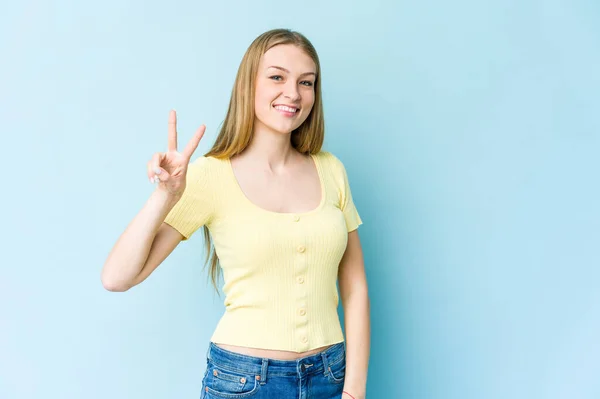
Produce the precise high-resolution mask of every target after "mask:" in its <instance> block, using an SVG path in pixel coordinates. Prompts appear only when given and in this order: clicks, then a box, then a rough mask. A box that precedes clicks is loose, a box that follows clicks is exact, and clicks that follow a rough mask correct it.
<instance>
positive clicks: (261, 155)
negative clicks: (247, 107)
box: [243, 121, 297, 169]
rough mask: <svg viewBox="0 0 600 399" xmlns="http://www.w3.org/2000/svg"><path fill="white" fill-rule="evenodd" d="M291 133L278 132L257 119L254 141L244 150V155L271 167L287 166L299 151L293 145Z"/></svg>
mask: <svg viewBox="0 0 600 399" xmlns="http://www.w3.org/2000/svg"><path fill="white" fill-rule="evenodd" d="M291 135H292V133H291V132H289V133H281V132H276V131H274V130H272V129H270V128H268V127H266V126H265V125H263V124H262V123H260V122H258V121H257V122H256V123H255V128H254V134H253V137H252V141H251V142H250V145H249V146H248V147H246V149H245V150H244V152H243V156H244V157H247V158H252V159H253V160H254V161H256V162H258V163H260V164H263V165H265V166H267V167H268V168H269V169H279V168H282V167H285V166H286V165H287V164H289V162H291V160H292V159H293V158H294V157H295V155H296V153H297V151H296V150H295V149H294V148H293V147H292V143H291Z"/></svg>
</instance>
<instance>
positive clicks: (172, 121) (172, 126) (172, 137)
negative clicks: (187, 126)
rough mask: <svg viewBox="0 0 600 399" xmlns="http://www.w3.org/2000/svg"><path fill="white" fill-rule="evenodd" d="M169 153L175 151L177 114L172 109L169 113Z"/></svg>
mask: <svg viewBox="0 0 600 399" xmlns="http://www.w3.org/2000/svg"><path fill="white" fill-rule="evenodd" d="M168 150H169V151H177V113H176V112H175V110H174V109H172V110H171V112H169V146H168Z"/></svg>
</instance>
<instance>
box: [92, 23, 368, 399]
mask: <svg viewBox="0 0 600 399" xmlns="http://www.w3.org/2000/svg"><path fill="white" fill-rule="evenodd" d="M320 77H321V70H320V64H319V59H318V56H317V53H316V51H315V49H314V47H313V46H312V44H311V43H310V42H309V41H308V40H307V39H306V38H305V37H304V36H303V35H302V34H300V33H298V32H293V31H290V30H284V29H276V30H272V31H268V32H266V33H264V34H262V35H261V36H259V37H258V38H256V39H255V40H254V42H253V43H252V44H251V45H250V47H249V48H248V50H247V52H246V54H245V55H244V57H243V59H242V62H241V65H240V67H239V70H238V74H237V78H236V81H235V85H234V88H233V92H232V95H231V101H230V104H229V110H228V112H227V115H226V118H225V121H224V123H223V126H222V128H221V130H220V132H219V135H218V137H217V139H216V142H215V144H214V145H213V147H212V148H211V149H210V151H209V152H208V153H206V154H205V155H204V156H201V157H198V158H197V159H195V160H193V161H191V162H190V160H191V157H192V154H193V153H194V151H195V150H196V148H197V146H198V144H199V142H200V140H201V138H202V136H203V134H204V131H205V126H201V127H200V128H199V129H198V131H197V132H196V134H195V136H194V137H193V138H192V140H191V141H190V142H189V143H188V144H187V146H186V147H185V149H184V150H183V151H182V152H178V151H177V129H176V123H177V122H176V114H175V112H174V111H171V113H170V116H169V132H168V151H167V152H164V153H156V154H154V156H153V157H152V159H151V160H150V161H149V162H148V165H147V173H148V178H149V179H150V182H151V183H158V185H157V188H156V190H155V191H154V192H153V193H152V195H151V197H150V199H149V200H148V202H147V203H146V204H145V206H144V207H143V208H142V210H141V211H140V213H139V214H138V215H137V216H136V217H135V218H134V219H133V221H132V222H131V223H130V224H129V226H128V227H127V229H126V230H125V232H124V233H123V234H122V235H121V237H120V238H119V239H118V241H117V243H116V244H115V246H114V248H113V250H112V251H111V253H110V255H109V256H108V258H107V260H106V263H105V265H104V267H103V269H102V283H103V285H104V287H105V288H106V289H108V290H110V291H125V290H128V289H129V288H131V287H133V286H135V285H137V284H139V283H141V282H142V281H144V280H145V279H146V278H147V277H148V276H149V275H150V273H152V272H153V271H154V270H155V269H156V268H157V267H158V266H159V265H160V264H161V263H162V262H163V261H164V260H165V258H166V257H167V256H169V254H170V253H171V252H172V251H173V250H174V249H175V247H176V246H177V245H178V244H179V243H180V242H181V241H184V240H187V239H188V238H189V237H190V236H191V235H192V234H193V233H194V232H195V231H196V230H198V229H199V228H200V227H203V229H204V234H205V239H206V243H207V254H208V256H211V258H212V259H211V262H210V263H211V270H210V273H211V276H212V281H213V284H214V285H215V288H217V283H216V279H217V276H218V275H219V272H220V271H222V272H223V278H224V285H223V292H224V294H225V295H226V297H225V308H226V309H225V313H224V315H223V316H222V318H221V320H220V322H219V323H218V325H217V327H216V329H215V331H214V333H213V336H212V338H211V341H210V342H209V348H208V351H207V357H206V361H207V367H206V372H205V374H204V378H203V379H202V391H201V398H203V399H209V398H229V399H240V398H255V399H266V398H273V399H275V398H277V399H288V398H290V399H291V398H302V399H313V398H314V399H334V398H335V399H340V398H343V399H364V398H365V394H366V382H367V366H368V358H369V347H370V323H369V298H368V291H367V282H366V277H365V272H364V264H363V255H362V249H361V244H360V240H359V236H358V231H357V228H358V226H359V225H360V224H362V221H361V218H360V216H359V215H358V212H357V210H356V208H355V206H354V203H353V201H352V194H351V191H350V185H349V183H348V177H347V175H346V170H345V168H344V165H343V164H342V162H341V161H340V160H339V159H338V158H336V157H335V156H334V155H333V154H331V153H329V152H326V151H321V146H322V143H323V137H324V121H323V105H322V100H321V84H320ZM336 282H339V290H340V295H341V299H342V305H343V307H344V314H345V327H346V337H345V338H344V335H343V333H342V329H341V325H340V320H339V318H338V314H337V306H338V301H339V297H338V291H337V286H336Z"/></svg>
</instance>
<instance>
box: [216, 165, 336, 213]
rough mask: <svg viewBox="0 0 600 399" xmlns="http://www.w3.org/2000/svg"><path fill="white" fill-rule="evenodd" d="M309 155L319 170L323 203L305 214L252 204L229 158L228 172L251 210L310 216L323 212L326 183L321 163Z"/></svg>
mask: <svg viewBox="0 0 600 399" xmlns="http://www.w3.org/2000/svg"><path fill="white" fill-rule="evenodd" d="M309 155H310V157H311V159H312V160H313V162H314V164H315V167H316V168H317V175H318V177H319V185H320V186H321V201H320V202H319V205H317V207H316V208H314V209H312V210H309V211H305V212H275V211H270V210H268V209H265V208H263V207H261V206H258V205H256V204H255V203H254V202H252V201H251V200H250V198H248V197H247V196H246V193H244V190H242V186H240V183H239V182H238V180H237V177H235V173H234V171H233V165H232V164H231V158H229V157H228V158H227V159H226V161H227V171H228V173H229V175H230V177H231V178H232V180H233V184H234V186H235V188H236V191H237V192H238V195H239V196H241V197H242V199H243V200H244V202H246V203H247V204H248V205H249V206H250V208H254V209H255V210H258V211H260V212H263V213H266V214H270V215H276V216H295V215H297V216H303V215H310V214H313V213H316V212H319V211H320V210H321V208H323V205H325V198H326V193H325V183H324V181H323V173H322V170H321V162H320V160H319V158H318V157H317V156H316V155H315V154H309Z"/></svg>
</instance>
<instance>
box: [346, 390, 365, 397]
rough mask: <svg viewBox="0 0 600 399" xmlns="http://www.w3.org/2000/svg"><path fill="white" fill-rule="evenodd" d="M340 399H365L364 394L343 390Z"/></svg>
mask: <svg viewBox="0 0 600 399" xmlns="http://www.w3.org/2000/svg"><path fill="white" fill-rule="evenodd" d="M342 399H365V394H364V393H360V394H359V393H358V392H355V391H350V390H347V389H344V391H343V392H342Z"/></svg>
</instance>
